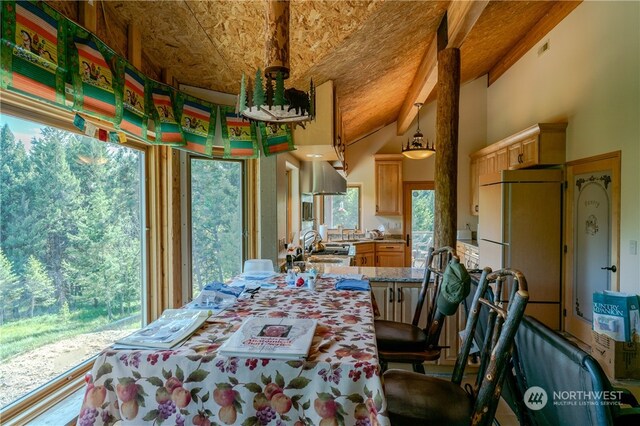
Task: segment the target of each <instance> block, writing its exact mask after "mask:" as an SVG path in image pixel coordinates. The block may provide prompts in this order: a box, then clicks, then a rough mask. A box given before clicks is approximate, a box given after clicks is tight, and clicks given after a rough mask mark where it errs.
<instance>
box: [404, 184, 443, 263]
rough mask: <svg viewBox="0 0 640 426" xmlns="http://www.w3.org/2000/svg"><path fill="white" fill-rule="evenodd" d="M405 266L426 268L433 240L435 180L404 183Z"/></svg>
mask: <svg viewBox="0 0 640 426" xmlns="http://www.w3.org/2000/svg"><path fill="white" fill-rule="evenodd" d="M402 195H403V200H404V206H403V207H404V210H403V216H404V217H403V219H404V220H403V223H404V235H405V248H404V249H405V250H404V266H408V267H412V268H424V267H425V263H426V258H427V249H428V246H429V242H430V241H431V242H432V241H433V219H434V211H435V204H434V201H435V185H434V183H433V182H405V183H404V184H403V194H402Z"/></svg>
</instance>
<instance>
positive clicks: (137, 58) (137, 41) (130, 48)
mask: <svg viewBox="0 0 640 426" xmlns="http://www.w3.org/2000/svg"><path fill="white" fill-rule="evenodd" d="M127 33H128V34H127V59H129V62H130V63H131V65H133V66H134V67H136V68H137V69H138V70H141V69H142V37H141V36H140V27H139V26H138V24H136V23H135V22H131V23H130V24H129V26H128V27H127Z"/></svg>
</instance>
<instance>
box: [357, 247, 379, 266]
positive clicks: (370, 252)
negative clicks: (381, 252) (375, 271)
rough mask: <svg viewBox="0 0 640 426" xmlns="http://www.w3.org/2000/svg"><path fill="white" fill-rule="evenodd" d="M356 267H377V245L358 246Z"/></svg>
mask: <svg viewBox="0 0 640 426" xmlns="http://www.w3.org/2000/svg"><path fill="white" fill-rule="evenodd" d="M355 246H356V255H355V259H354V264H355V266H376V245H375V243H360V244H356V245H355Z"/></svg>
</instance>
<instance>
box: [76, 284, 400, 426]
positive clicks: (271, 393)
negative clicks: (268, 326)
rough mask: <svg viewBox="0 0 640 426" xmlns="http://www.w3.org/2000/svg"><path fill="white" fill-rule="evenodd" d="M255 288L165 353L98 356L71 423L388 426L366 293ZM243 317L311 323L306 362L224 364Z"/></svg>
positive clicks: (239, 361) (116, 352)
mask: <svg viewBox="0 0 640 426" xmlns="http://www.w3.org/2000/svg"><path fill="white" fill-rule="evenodd" d="M275 281H276V282H277V283H278V284H279V288H277V289H273V290H264V289H262V290H260V291H259V292H258V293H256V294H255V295H254V296H253V298H246V299H240V300H238V301H237V303H236V305H235V306H234V307H233V308H231V309H228V310H226V311H223V312H222V313H220V314H218V315H217V316H215V317H211V318H210V319H209V321H208V322H207V323H205V325H204V326H203V327H202V328H201V329H200V330H199V331H198V332H196V334H194V335H193V336H192V337H191V338H190V339H189V340H188V341H187V342H186V343H185V344H184V345H182V346H181V347H179V348H176V349H173V350H131V349H129V350H114V349H111V348H109V349H106V350H105V351H103V352H102V353H101V354H100V355H99V356H98V358H97V360H96V362H95V364H94V366H93V369H92V370H91V373H90V374H89V375H87V387H86V392H85V398H84V402H83V404H82V409H81V411H80V414H79V418H78V424H79V425H81V426H86V425H102V424H107V425H110V424H114V423H115V422H117V421H121V422H118V424H126V425H134V424H135V425H140V424H154V425H155V424H157V425H160V424H166V425H178V426H182V425H200V426H210V425H233V424H235V425H243V426H249V425H275V426H280V425H296V426H297V425H322V426H329V425H357V426H365V425H388V424H389V419H388V417H387V416H386V414H385V411H386V402H385V399H384V394H383V390H382V382H381V377H380V366H379V362H378V357H377V349H376V340H375V331H374V325H373V311H372V307H371V296H370V293H369V292H363V291H336V290H335V289H334V285H335V281H334V280H332V279H319V280H318V281H317V283H316V291H313V292H311V291H308V290H302V289H295V288H288V287H286V286H285V285H284V282H283V281H282V278H281V277H278V278H276V279H275ZM250 315H255V316H269V317H304V318H316V319H318V326H317V327H316V332H315V336H314V339H313V344H312V346H311V350H310V353H309V356H308V358H307V359H306V360H301V361H298V360H296V361H291V360H289V361H288V360H274V359H258V358H249V359H246V358H235V357H225V356H222V355H219V354H218V353H217V351H218V348H219V347H220V345H221V344H222V343H223V342H224V341H225V340H226V339H227V338H228V337H229V336H230V335H231V334H232V333H233V332H234V331H235V330H236V329H237V328H238V327H239V326H240V324H241V323H242V320H243V319H244V318H245V317H247V316H250Z"/></svg>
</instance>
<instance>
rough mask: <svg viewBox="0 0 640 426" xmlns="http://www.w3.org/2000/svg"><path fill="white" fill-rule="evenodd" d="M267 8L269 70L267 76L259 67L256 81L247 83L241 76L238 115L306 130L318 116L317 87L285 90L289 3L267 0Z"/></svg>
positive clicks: (282, 0) (287, 64)
mask: <svg viewBox="0 0 640 426" xmlns="http://www.w3.org/2000/svg"><path fill="white" fill-rule="evenodd" d="M266 6H267V10H266V12H267V14H266V24H267V41H266V43H265V63H266V68H265V70H264V74H263V73H262V71H261V70H260V69H259V68H258V70H257V71H256V74H255V81H253V82H252V81H248V82H246V81H245V77H244V74H243V75H242V81H241V83H240V96H239V97H238V112H239V113H240V114H242V115H243V116H244V117H245V118H247V119H249V120H251V121H254V122H266V123H292V124H294V125H295V124H298V125H301V126H302V127H304V123H305V122H308V121H310V120H313V119H314V116H315V102H316V101H315V87H314V86H313V80H311V82H310V84H309V92H308V93H307V92H304V91H302V90H298V89H295V88H289V89H285V87H284V82H285V80H286V79H288V78H289V15H290V12H289V0H268V1H267V2H266ZM274 83H275V88H274ZM252 86H253V90H252V89H251V87H252Z"/></svg>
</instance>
